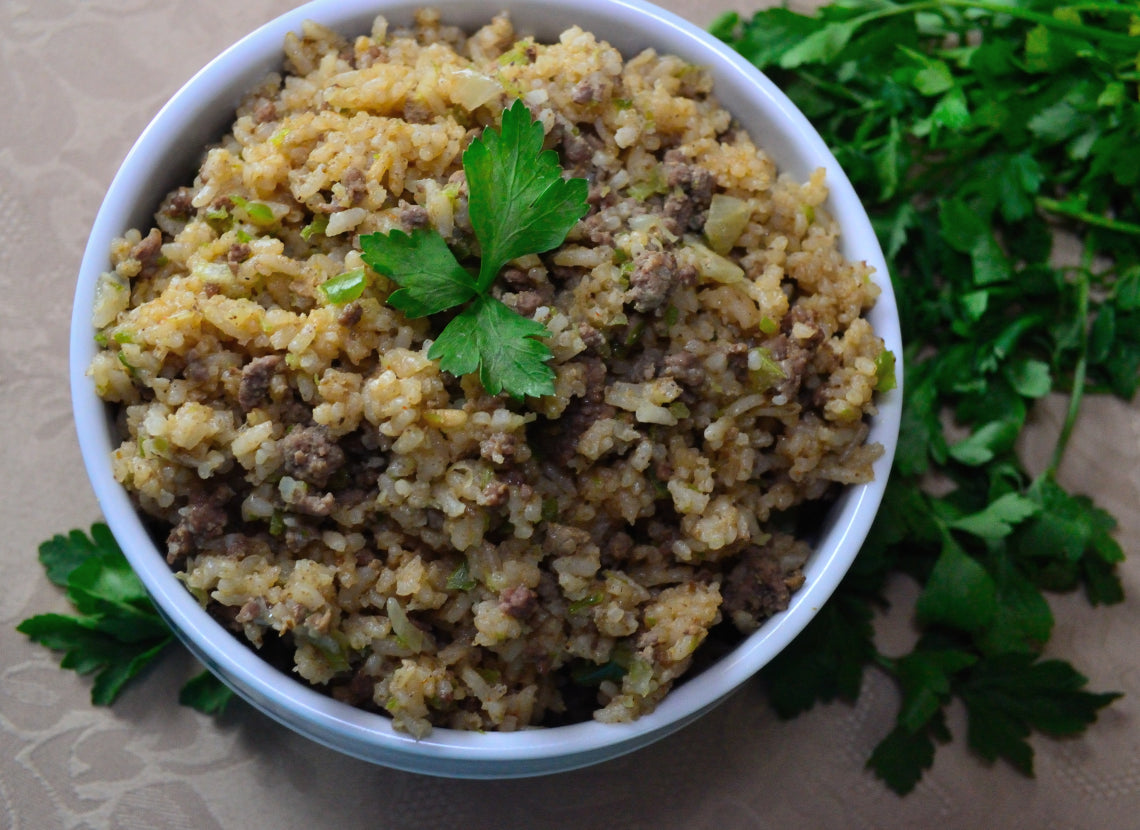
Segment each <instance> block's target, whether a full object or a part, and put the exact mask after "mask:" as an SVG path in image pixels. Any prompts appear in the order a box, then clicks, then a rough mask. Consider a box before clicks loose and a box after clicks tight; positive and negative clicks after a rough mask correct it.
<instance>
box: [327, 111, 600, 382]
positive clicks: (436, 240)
mask: <svg viewBox="0 0 1140 830" xmlns="http://www.w3.org/2000/svg"><path fill="white" fill-rule="evenodd" d="M543 135H544V131H543V128H542V124H541V123H540V122H537V121H533V120H532V119H531V116H530V112H529V110H527V108H526V105H525V104H524V103H523V102H522V101H521V100H517V101H515V103H514V104H513V105H512V106H511V107H510V108H509V109H506V110H504V111H503V118H502V124H501V128H500V129H499V130H495V129H494V128H488V129H487V130H485V131H484V132H483V134H482V136H480V137H479V138H477V139H475V140H474V141H472V142H471V145H470V146H469V147H468V148H467V150H466V151H465V152H464V153H463V169H464V172H465V173H466V175H467V187H468V207H469V210H470V216H471V226H472V228H473V230H474V231H475V238H476V240H477V241H478V243H479V248H480V252H481V255H480V260H479V270H478V273H477V274H472V273H470V272H469V271H468V270H467V269H466V268H464V267H463V265H461V264H460V262H459V261H458V260H457V259H456V258H455V254H453V253H452V251H451V249H450V248H449V247H448V246H447V242H446V241H445V240H444V238H443V237H442V236H440V234H439V233H438V232H437V231H435V230H432V229H417V230H415V231H413V232H412V233H411V234H406V233H403V232H402V231H391V232H389V233H387V234H381V233H373V234H369V235H368V236H363V237H361V239H360V247H361V252H362V255H363V258H364V261H365V262H366V263H368V265H369V266H371V268H372V269H373V270H374V271H376V272H377V273H379V274H383V275H385V276H387V277H388V278H389V279H391V280H392V281H394V282H395V283H397V284H398V285H399V286H400V287H399V288H398V289H397V290H395V291H393V292H392V294H391V295H390V296H389V297H388V303H389V304H390V305H392V306H393V307H395V308H397V309H399V310H400V311H402V312H403V313H404V314H405V315H406V316H408V317H411V318H415V317H427V316H430V315H432V314H438V313H440V312H444V311H449V310H451V309H455V308H457V307H460V306H463V308H462V310H461V311H460V312H459V313H458V314H457V315H456V316H455V317H453V318H452V319H451V320H450V321H449V322H448V323H447V325H446V326H445V327H444V328H443V330H442V331H441V332H440V334H439V336H438V337H437V338H436V340H435V342H433V343H432V345H431V348H430V349H429V351H428V357H430V358H432V359H433V360H438V361H439V362H440V368H442V369H443V370H444V371H446V372H450V373H451V374H453V375H466V374H470V373H472V372H478V373H479V379H480V381H482V383H483V387H484V388H485V389H486V390H487V391H488V392H489V393H490V394H492V395H497V394H499V393H500V392H507V393H508V394H510V395H512V396H514V397H516V398H522V397H525V396H527V395H530V396H541V395H550V394H553V393H554V370H553V369H551V368H550V367H549V366H548V365H547V363H546V362H547V361H548V360H550V358H551V357H552V356H553V355H552V353H551V351H550V349H549V348H548V347H547V345H546V344H545V343H543V342H542V340H541V339H539V338H543V337H549V336H550V331H549V329H547V328H546V326H544V325H542V324H541V323H538V322H535V321H534V320H530V319H527V318H525V317H522V316H521V315H519V314H518V313H517V312H515V311H514V310H512V309H510V308H508V307H507V306H505V305H504V304H503V303H502V302H500V301H499V300H497V299H495V298H493V297H492V296H490V294H489V291H490V288H491V284H492V283H493V282H494V280H495V277H496V276H498V273H499V271H500V270H501V269H502V267H503V266H504V265H506V264H507V263H508V262H510V261H511V260H513V259H517V258H519V257H521V256H524V255H527V254H539V253H544V252H546V251H549V250H551V249H553V248H556V247H558V246H559V245H561V244H562V242H563V240H564V239H565V238H566V234H567V233H569V231H570V229H571V228H572V227H573V226H574V224H575V223H576V222H577V221H578V220H579V219H581V218H582V217H583V216H585V214H586V212H587V210H588V209H589V205H588V204H587V202H586V195H587V191H588V186H587V183H586V180H585V179H564V178H563V177H562V168H561V167H560V166H559V164H558V155H557V153H555V152H554V151H553V150H546V151H543V149H542V142H543ZM326 293H328V292H326Z"/></svg>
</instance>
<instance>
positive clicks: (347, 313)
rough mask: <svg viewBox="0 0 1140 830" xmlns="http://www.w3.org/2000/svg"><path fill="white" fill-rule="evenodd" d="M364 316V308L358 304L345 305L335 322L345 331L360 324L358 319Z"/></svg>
mask: <svg viewBox="0 0 1140 830" xmlns="http://www.w3.org/2000/svg"><path fill="white" fill-rule="evenodd" d="M363 316H364V308H363V306H361V305H360V303H349V304H348V305H346V306H345V307H344V308H343V309H342V310H341V312H340V314H339V315H338V316H337V318H336V321H337V322H338V323H340V324H341V325H342V326H344V327H345V328H347V329H350V328H352V327H353V326H355V325H356V324H357V323H359V322H360V318H362V317H363Z"/></svg>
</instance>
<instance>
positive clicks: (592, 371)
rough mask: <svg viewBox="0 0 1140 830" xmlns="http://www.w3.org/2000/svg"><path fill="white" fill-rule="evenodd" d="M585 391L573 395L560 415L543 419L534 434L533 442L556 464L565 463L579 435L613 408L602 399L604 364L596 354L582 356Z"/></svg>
mask: <svg viewBox="0 0 1140 830" xmlns="http://www.w3.org/2000/svg"><path fill="white" fill-rule="evenodd" d="M581 362H582V364H583V365H584V366H585V369H586V377H585V381H586V393H585V394H584V395H583V396H582V397H580V398H573V399H572V400H571V401H570V403H569V405H568V406H567V407H566V410H565V411H564V412H563V413H562V415H561V416H560V417H559V418H558V419H557V420H556V421H553V422H546V423H544V424H543V425H542V426H541V427H540V428H539V429H538V430H536V434H535V444H537V445H538V446H539V447H540V451H541V452H542V453H543V454H544V455H545V456H546V457H548V458H549V459H550V460H551V461H553V462H554V463H556V464H566V463H567V462H569V461H570V459H572V458H573V457H574V455H575V453H576V452H577V451H578V439H579V438H581V437H582V433H584V432H585V431H586V430H587V429H589V428H590V425H591V424H593V423H594V421H596V420H598V419H599V418H610V417H612V416H613V414H614V408H613V407H612V406H610V405H609V404H607V403H606V402H605V393H606V371H607V370H606V364H605V363H603V362H602V361H601V360H600V359H599V358H596V357H588V358H584V359H583V360H582V361H581Z"/></svg>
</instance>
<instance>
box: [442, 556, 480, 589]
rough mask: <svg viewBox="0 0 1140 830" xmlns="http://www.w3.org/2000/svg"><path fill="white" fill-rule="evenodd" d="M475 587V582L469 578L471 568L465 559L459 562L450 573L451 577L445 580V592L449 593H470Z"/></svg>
mask: <svg viewBox="0 0 1140 830" xmlns="http://www.w3.org/2000/svg"><path fill="white" fill-rule="evenodd" d="M475 585H476V582H475V580H474V579H472V578H471V566H470V565H469V564H468V562H467V560H466V559H464V560H463V561H462V562H460V563H459V565H458V566H457V567H456V568H455V570H454V571H452V572H451V576H449V577H448V578H447V590H449V591H470V590H471V589H472V588H474V587H475Z"/></svg>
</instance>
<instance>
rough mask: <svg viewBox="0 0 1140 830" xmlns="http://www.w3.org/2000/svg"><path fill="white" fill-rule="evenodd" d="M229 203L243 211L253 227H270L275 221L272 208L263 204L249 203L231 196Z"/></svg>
mask: <svg viewBox="0 0 1140 830" xmlns="http://www.w3.org/2000/svg"><path fill="white" fill-rule="evenodd" d="M230 201H232V202H233V203H234V205H236V206H237V207H239V208H241V209H242V210H243V211H245V215H246V216H248V217H249V221H250V222H253V223H254V224H255V225H272V224H273V223H274V222H276V221H277V217H276V216H274V215H273V208H271V207H270V206H269V205H267V204H265V202H251V201H249V200H248V199H243V198H242V197H241V196H231V197H230Z"/></svg>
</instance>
